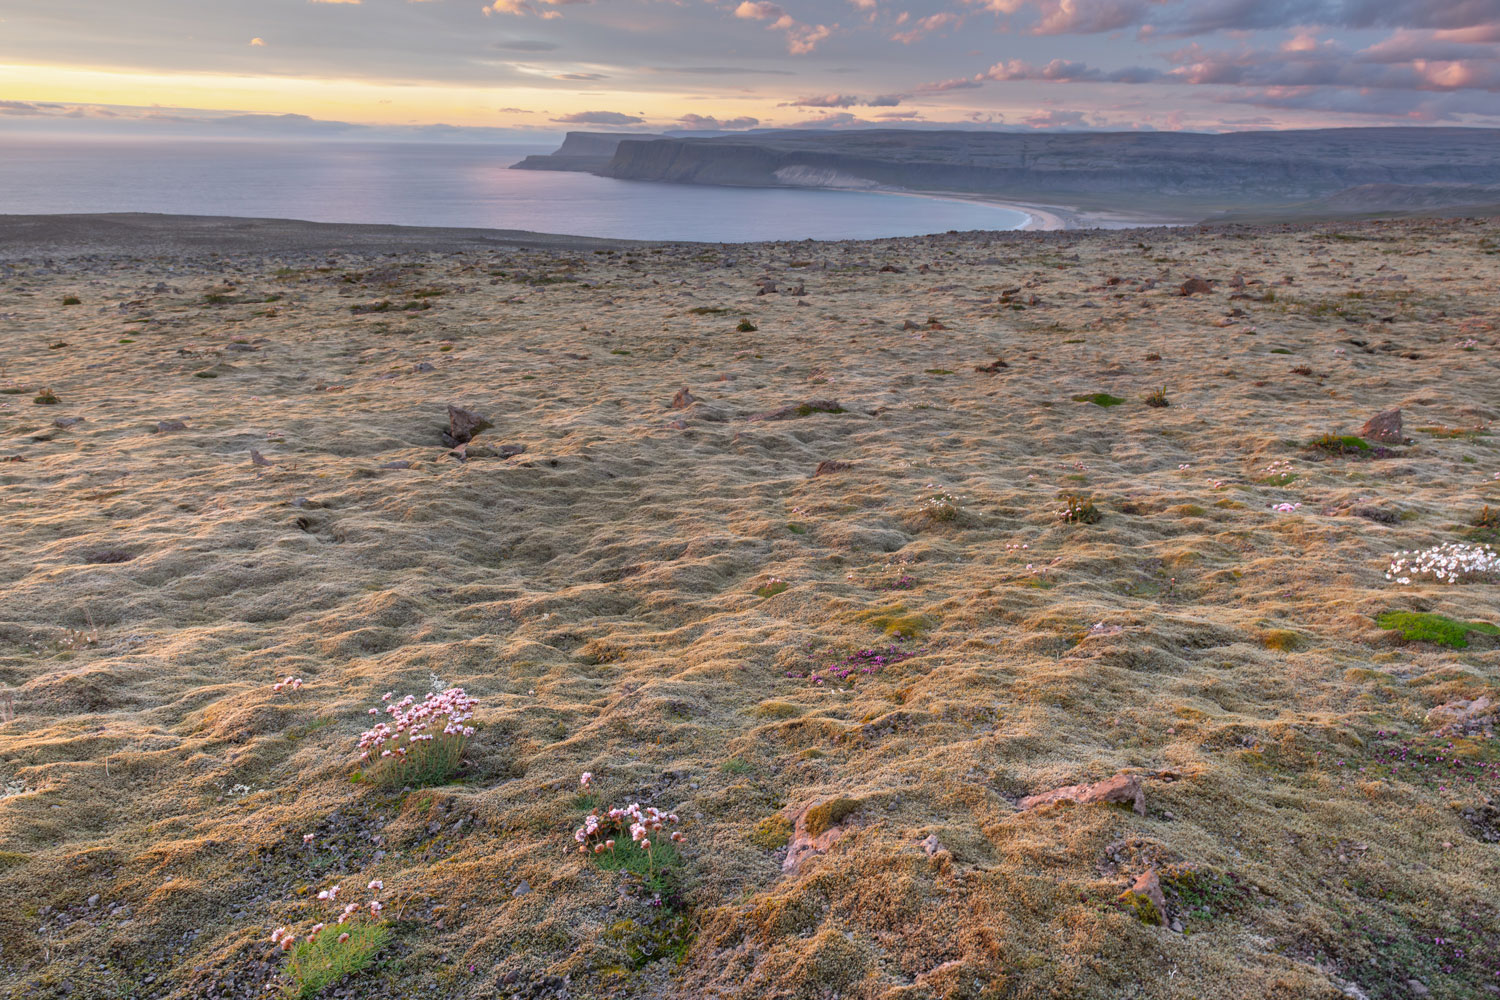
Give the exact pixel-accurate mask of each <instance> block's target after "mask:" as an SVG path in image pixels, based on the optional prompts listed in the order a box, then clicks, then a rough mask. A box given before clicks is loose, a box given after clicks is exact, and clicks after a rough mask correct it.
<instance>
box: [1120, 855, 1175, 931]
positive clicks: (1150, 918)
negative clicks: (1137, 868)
mask: <svg viewBox="0 0 1500 1000" xmlns="http://www.w3.org/2000/svg"><path fill="white" fill-rule="evenodd" d="M1119 901H1120V903H1121V904H1122V905H1123V906H1125V907H1127V908H1128V909H1130V910H1131V911H1133V912H1134V913H1135V916H1136V919H1137V920H1139V921H1140V922H1141V923H1143V924H1156V925H1160V924H1162V923H1164V922H1165V921H1166V917H1167V898H1166V897H1165V896H1163V895H1162V891H1161V877H1160V876H1159V875H1157V873H1156V869H1155V868H1148V869H1146V871H1145V873H1144V874H1142V875H1141V876H1140V877H1139V878H1137V879H1136V880H1135V882H1134V884H1132V885H1131V887H1130V888H1129V889H1126V890H1125V891H1124V892H1122V893H1120V896H1119Z"/></svg>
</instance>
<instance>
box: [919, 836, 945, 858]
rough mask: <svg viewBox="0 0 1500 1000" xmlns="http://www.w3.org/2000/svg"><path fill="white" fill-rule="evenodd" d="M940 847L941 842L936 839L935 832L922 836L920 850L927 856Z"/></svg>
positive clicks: (941, 845) (940, 848)
mask: <svg viewBox="0 0 1500 1000" xmlns="http://www.w3.org/2000/svg"><path fill="white" fill-rule="evenodd" d="M942 849H943V844H942V842H941V841H940V840H938V839H937V834H935V833H929V834H928V835H927V836H926V837H924V838H922V851H923V853H925V854H926V855H927V856H928V857H929V858H930V857H932V856H933V855H934V854H936V853H937V852H938V851H941V850H942Z"/></svg>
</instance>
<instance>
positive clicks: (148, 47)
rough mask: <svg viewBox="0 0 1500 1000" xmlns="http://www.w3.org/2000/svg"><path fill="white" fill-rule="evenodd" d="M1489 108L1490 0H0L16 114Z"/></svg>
mask: <svg viewBox="0 0 1500 1000" xmlns="http://www.w3.org/2000/svg"><path fill="white" fill-rule="evenodd" d="M1343 125H1479V126H1500V0H489V3H488V5H485V0H0V127H3V128H6V129H8V130H10V131H12V132H14V131H17V130H25V131H36V132H57V133H62V132H83V133H90V134H100V133H112V134H125V135H130V134H143V135H144V134H152V135H158V134H166V135H174V136H200V135H201V136H216V137H219V136H224V137H241V136H257V135H264V136H276V137H285V136H306V137H317V138H403V137H404V138H424V139H478V140H483V141H496V140H505V139H513V140H517V141H524V140H527V139H537V140H540V139H542V138H548V137H552V136H556V135H560V134H561V133H562V132H564V131H566V130H569V129H587V130H598V131H663V130H673V129H690V130H704V129H706V130H728V131H734V130H741V129H747V128H864V127H872V126H880V127H890V126H904V127H925V128H939V127H946V128H955V127H956V128H987V129H1008V130H1009V129H1017V130H1019V129H1067V130H1078V129H1093V130H1101V129H1161V130H1166V129H1191V130H1198V131H1222V130H1238V129H1264V128H1315V127H1329V126H1343Z"/></svg>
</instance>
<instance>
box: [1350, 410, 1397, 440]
mask: <svg viewBox="0 0 1500 1000" xmlns="http://www.w3.org/2000/svg"><path fill="white" fill-rule="evenodd" d="M1359 436H1360V437H1362V438H1364V439H1365V440H1367V441H1378V442H1380V443H1381V444H1404V443H1405V441H1406V438H1404V437H1402V436H1401V410H1400V409H1399V408H1397V409H1394V410H1386V411H1384V412H1383V413H1377V414H1375V415H1374V416H1373V417H1371V418H1370V419H1369V420H1366V421H1365V425H1364V426H1363V427H1361V428H1360V429H1359Z"/></svg>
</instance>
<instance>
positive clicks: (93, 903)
mask: <svg viewBox="0 0 1500 1000" xmlns="http://www.w3.org/2000/svg"><path fill="white" fill-rule="evenodd" d="M98 905H99V894H98V893H97V892H96V893H94V894H93V895H92V896H90V897H89V906H91V907H92V906H98Z"/></svg>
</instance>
